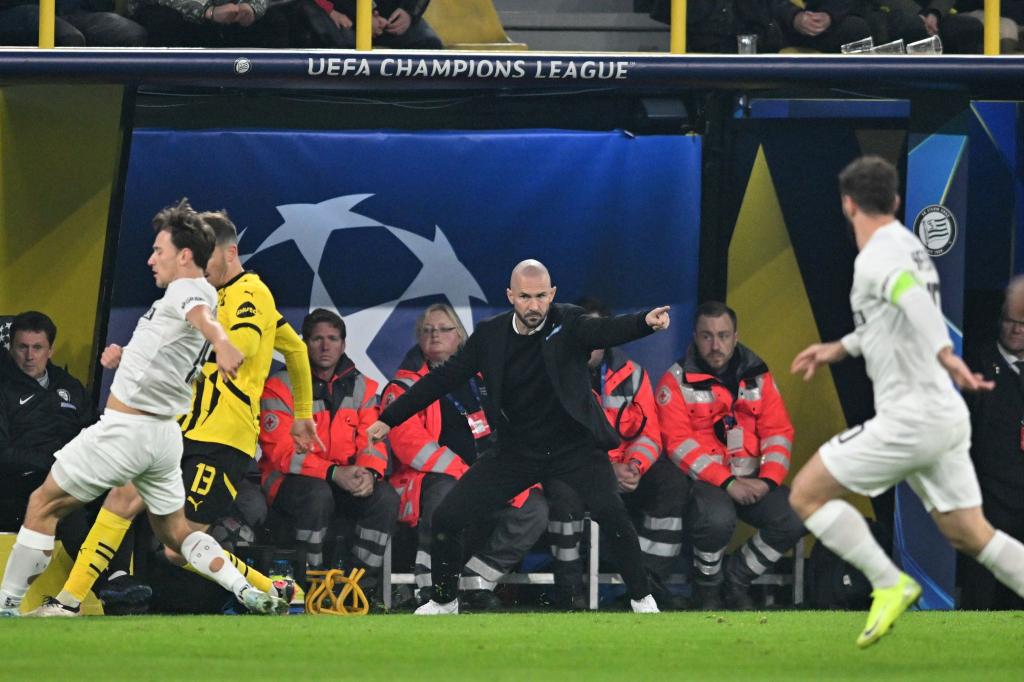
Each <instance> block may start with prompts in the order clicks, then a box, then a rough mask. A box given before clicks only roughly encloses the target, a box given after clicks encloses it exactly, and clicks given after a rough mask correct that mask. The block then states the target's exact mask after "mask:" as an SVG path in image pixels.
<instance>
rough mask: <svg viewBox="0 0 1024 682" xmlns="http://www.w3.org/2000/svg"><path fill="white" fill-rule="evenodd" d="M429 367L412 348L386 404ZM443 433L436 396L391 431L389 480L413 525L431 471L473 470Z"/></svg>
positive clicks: (455, 474)
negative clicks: (442, 439)
mask: <svg viewBox="0 0 1024 682" xmlns="http://www.w3.org/2000/svg"><path fill="white" fill-rule="evenodd" d="M429 371H430V367H429V366H428V365H427V363H426V362H425V361H424V359H423V354H422V353H421V352H420V350H419V348H418V347H416V348H413V349H412V350H410V351H409V353H408V354H406V356H405V359H404V360H403V361H402V365H401V367H399V369H398V372H396V373H395V377H394V378H393V379H392V380H391V382H390V383H388V385H387V386H386V387H385V389H384V405H385V406H387V405H388V404H390V403H391V402H392V401H393V400H394V399H395V398H397V397H398V396H400V395H402V394H403V393H405V392H406V391H408V390H409V388H410V387H411V386H412V385H413V384H414V383H416V382H417V381H419V379H420V378H421V377H423V376H425V375H426V374H427V372H429ZM440 436H441V405H440V404H439V403H438V401H436V400H435V401H434V402H432V403H430V405H428V406H427V408H426V409H425V410H421V411H420V412H419V413H417V414H415V415H413V416H412V417H411V418H410V419H407V420H406V421H404V422H402V423H401V424H399V425H398V426H396V427H394V428H393V429H391V431H390V432H389V433H388V440H389V442H390V443H391V451H392V452H393V453H394V455H395V460H396V461H395V468H394V471H393V472H392V474H391V476H390V478H389V479H388V480H389V481H390V482H391V485H392V486H393V487H394V488H395V490H397V491H398V494H399V495H400V496H401V498H402V503H401V506H400V507H399V514H398V520H399V522H401V523H404V524H406V525H409V526H416V525H417V524H419V520H420V492H421V490H422V485H423V478H424V477H425V476H426V475H427V474H430V473H433V474H447V475H449V476H451V477H452V478H455V479H459V478H462V475H463V474H464V473H466V472H467V471H469V465H468V464H466V462H465V461H464V460H463V459H462V458H461V457H459V456H458V455H457V454H455V453H454V452H452V451H451V450H450V449H449V448H447V447H445V446H442V445H440V444H439V443H438V442H437V441H438V438H439V437H440ZM534 487H537V486H534ZM529 494H530V489H529V488H528V489H526V490H524V491H523V492H521V493H519V494H518V495H516V497H514V498H513V499H512V500H511V502H510V504H511V505H512V506H513V507H517V508H518V507H522V506H523V504H524V503H525V502H526V498H527V497H528V496H529Z"/></svg>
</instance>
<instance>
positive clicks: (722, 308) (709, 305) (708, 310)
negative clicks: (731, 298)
mask: <svg viewBox="0 0 1024 682" xmlns="http://www.w3.org/2000/svg"><path fill="white" fill-rule="evenodd" d="M722 315H728V316H729V319H730V320H732V330H733V331H737V330H738V329H739V328H740V325H739V323H738V322H737V321H736V311H735V310H733V309H732V308H730V307H729V306H727V305H726V304H724V303H722V302H721V301H704V302H703V303H701V304H700V305H699V306H697V312H696V313H694V315H693V326H694V327H696V326H697V320H699V319H700V318H702V317H721V316H722Z"/></svg>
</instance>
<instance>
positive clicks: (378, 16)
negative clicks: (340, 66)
mask: <svg viewBox="0 0 1024 682" xmlns="http://www.w3.org/2000/svg"><path fill="white" fill-rule="evenodd" d="M428 4H430V0H378V1H377V2H375V3H374V8H373V19H372V22H371V30H372V33H373V44H374V46H375V47H389V48H395V49H408V50H440V49H443V48H444V45H443V44H442V43H441V39H440V38H438V37H437V34H436V33H434V29H433V28H431V27H430V24H428V23H427V22H426V21H425V20H424V19H423V12H425V11H426V9H427V5H428ZM298 9H299V11H300V13H301V14H302V16H303V17H304V18H305V20H306V21H307V22H308V24H309V26H310V28H311V29H312V32H313V34H314V36H315V37H314V41H315V42H316V43H318V45H313V46H314V47H316V46H319V47H336V48H342V49H351V48H353V47H355V45H356V33H355V22H356V0H300V1H299V8H298Z"/></svg>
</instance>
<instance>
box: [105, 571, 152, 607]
mask: <svg viewBox="0 0 1024 682" xmlns="http://www.w3.org/2000/svg"><path fill="white" fill-rule="evenodd" d="M96 596H98V597H99V598H100V601H101V602H103V612H104V613H105V614H107V615H111V616H124V615H138V614H142V613H146V612H147V611H148V610H149V600H150V599H152V597H153V588H151V587H150V586H149V585H146V584H144V583H140V582H139V581H138V580H136V579H135V578H133V577H132V576H130V575H122V576H120V577H117V578H114V579H113V580H109V581H107V584H106V585H104V586H103V587H102V588H100V590H99V594H97V595H96Z"/></svg>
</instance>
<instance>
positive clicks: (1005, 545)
mask: <svg viewBox="0 0 1024 682" xmlns="http://www.w3.org/2000/svg"><path fill="white" fill-rule="evenodd" d="M932 518H933V519H935V523H936V524H938V526H939V530H941V531H942V534H943V535H945V536H946V537H947V538H949V541H950V543H952V545H953V547H954V548H956V549H957V550H958V551H960V552H963V553H964V554H968V555H970V556H972V557H974V558H975V559H977V561H978V563H980V564H981V565H982V566H984V567H985V568H987V569H988V570H990V571H992V574H993V575H994V576H995V577H996V578H997V579H998V580H999V582H1001V583H1003V584H1004V585H1006V586H1007V587H1009V588H1010V589H1011V590H1013V591H1014V592H1016V593H1017V594H1018V595H1020V596H1021V597H1024V544H1021V542H1020V541H1019V540H1017V539H1015V538H1013V537H1011V536H1010V535H1007V534H1006V533H1004V532H1003V531H1001V530H996V529H995V528H993V527H992V525H991V524H990V523H989V522H988V520H987V519H986V518H985V516H984V514H982V512H981V508H980V507H973V508H971V509H957V510H954V511H949V512H939V511H933V512H932Z"/></svg>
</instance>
